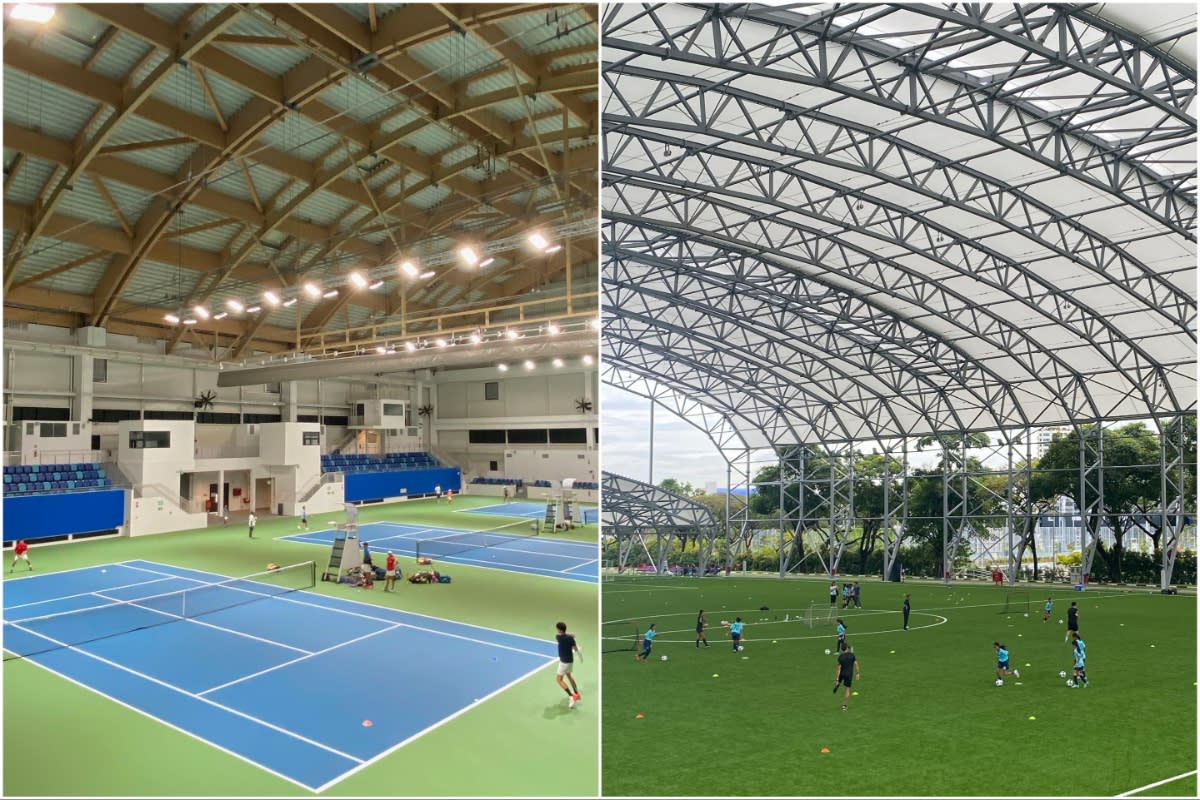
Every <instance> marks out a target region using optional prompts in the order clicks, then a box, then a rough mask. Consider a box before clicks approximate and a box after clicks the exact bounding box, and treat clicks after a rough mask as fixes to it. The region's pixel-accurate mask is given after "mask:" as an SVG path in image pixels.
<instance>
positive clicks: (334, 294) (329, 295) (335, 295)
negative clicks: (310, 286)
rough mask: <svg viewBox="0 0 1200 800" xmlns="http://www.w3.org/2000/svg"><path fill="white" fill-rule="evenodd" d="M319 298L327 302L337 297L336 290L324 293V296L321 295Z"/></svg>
mask: <svg viewBox="0 0 1200 800" xmlns="http://www.w3.org/2000/svg"><path fill="white" fill-rule="evenodd" d="M321 296H322V297H324V298H325V299H326V300H328V299H329V298H331V297H337V296H338V291H337V289H330V290H329V291H328V292H326V293H325V294H323V295H321Z"/></svg>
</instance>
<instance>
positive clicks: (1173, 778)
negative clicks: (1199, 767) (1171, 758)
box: [1115, 769, 1196, 797]
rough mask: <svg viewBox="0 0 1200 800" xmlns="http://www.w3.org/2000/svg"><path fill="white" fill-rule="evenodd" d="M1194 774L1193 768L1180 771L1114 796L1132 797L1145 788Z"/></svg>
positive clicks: (1152, 787) (1172, 781) (1151, 787)
mask: <svg viewBox="0 0 1200 800" xmlns="http://www.w3.org/2000/svg"><path fill="white" fill-rule="evenodd" d="M1195 774H1196V770H1194V769H1193V770H1190V771H1188V772H1181V773H1179V774H1178V775H1175V776H1174V777H1171V778H1163V779H1162V780H1161V781H1155V782H1154V783H1147V784H1146V785H1145V786H1139V787H1138V788H1136V789H1130V790H1129V791H1128V792H1121V793H1120V794H1118V795H1115V797H1132V796H1133V795H1135V794H1137V793H1138V792H1144V791H1146V790H1147V789H1154V788H1156V787H1158V786H1162V785H1163V784H1165V783H1174V782H1175V781H1177V780H1181V779H1183V778H1190V777H1191V776H1192V775H1195Z"/></svg>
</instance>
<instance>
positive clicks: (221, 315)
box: [213, 311, 229, 319]
mask: <svg viewBox="0 0 1200 800" xmlns="http://www.w3.org/2000/svg"><path fill="white" fill-rule="evenodd" d="M228 316H229V312H228V311H221V312H219V313H216V314H213V319H225V318H226V317H228Z"/></svg>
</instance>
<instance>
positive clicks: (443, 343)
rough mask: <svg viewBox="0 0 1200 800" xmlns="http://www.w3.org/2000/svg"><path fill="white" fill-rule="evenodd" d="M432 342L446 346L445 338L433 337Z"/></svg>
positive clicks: (439, 345)
mask: <svg viewBox="0 0 1200 800" xmlns="http://www.w3.org/2000/svg"><path fill="white" fill-rule="evenodd" d="M434 342H435V343H436V344H437V346H438V347H445V346H446V340H445V339H441V338H438V339H435V340H434Z"/></svg>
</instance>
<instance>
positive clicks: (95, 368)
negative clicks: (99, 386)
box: [92, 358, 108, 383]
mask: <svg viewBox="0 0 1200 800" xmlns="http://www.w3.org/2000/svg"><path fill="white" fill-rule="evenodd" d="M92 383H108V359H107V358H96V359H92Z"/></svg>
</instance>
